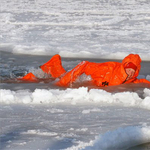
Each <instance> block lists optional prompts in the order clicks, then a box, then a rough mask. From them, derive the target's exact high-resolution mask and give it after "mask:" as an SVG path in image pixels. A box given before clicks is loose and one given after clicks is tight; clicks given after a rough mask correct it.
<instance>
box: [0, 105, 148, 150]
mask: <svg viewBox="0 0 150 150" xmlns="http://www.w3.org/2000/svg"><path fill="white" fill-rule="evenodd" d="M0 112H1V114H0V116H1V122H0V125H1V135H0V138H1V149H11V150H12V149H66V148H70V149H74V148H75V147H76V149H80V148H84V147H85V146H88V145H90V143H89V142H90V141H91V140H95V136H99V134H104V133H106V132H107V131H108V129H109V131H113V130H116V129H117V128H120V127H123V128H122V129H120V132H118V133H109V134H108V135H107V138H106V137H105V138H106V139H104V141H103V142H104V143H103V145H101V146H104V145H108V147H110V146H111V145H112V146H115V145H116V147H117V146H118V147H119V145H121V144H120V143H119V142H118V143H117V141H113V143H110V141H109V140H108V141H107V139H109V137H110V136H112V138H113V136H116V135H118V136H119V138H120V140H121V142H122V143H124V142H125V141H126V140H127V139H130V140H133V141H134V140H135V139H136V138H137V139H138V138H139V140H137V142H135V145H136V144H137V145H138V144H139V143H140V141H141V142H142V141H144V140H145V138H144V136H147V137H146V138H147V140H145V141H144V142H146V141H147V142H149V140H148V139H149V136H148V135H149V134H147V135H144V134H143V135H142V136H143V137H142V138H141V137H140V135H138V132H140V131H138V130H137V131H134V128H136V126H143V128H144V125H145V130H146V132H150V131H149V130H150V129H147V128H146V126H149V125H150V124H149V122H150V120H149V115H150V112H149V111H148V110H143V109H137V108H127V107H122V106H111V105H110V106H108V105H103V104H99V105H97V104H96V105H94V104H92V105H91V104H84V105H75V106H74V105H67V104H60V105H55V104H51V105H49V106H45V105H42V104H41V105H38V106H36V105H24V106H23V105H1V106H0ZM4 113H5V114H4ZM129 126H132V127H133V129H132V128H131V129H130V128H129V130H128V131H129V132H131V133H132V135H130V134H129V133H126V134H127V135H126V134H125V135H124V136H123V137H122V134H123V133H124V132H125V131H124V130H125V128H126V127H129ZM136 132H137V133H136ZM134 134H135V135H136V137H134V136H135V135H134ZM141 134H142V133H141ZM132 136H133V137H132ZM98 139H99V140H100V138H98ZM114 140H116V139H114ZM101 144H102V143H101ZM127 144H128V146H127V145H126V146H127V147H131V146H134V145H132V144H131V143H130V142H129V143H127ZM73 146H75V147H74V148H73ZM95 147H96V146H93V147H92V148H91V149H95ZM120 147H121V146H120ZM122 147H123V146H122ZM146 147H148V146H147V145H143V146H142V147H141V148H143V149H144V148H146ZM123 148H124V147H123ZM110 149H111V147H110Z"/></svg>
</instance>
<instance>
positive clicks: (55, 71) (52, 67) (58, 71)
mask: <svg viewBox="0 0 150 150" xmlns="http://www.w3.org/2000/svg"><path fill="white" fill-rule="evenodd" d="M40 68H41V69H42V70H43V72H45V73H47V74H50V75H51V76H52V77H53V78H58V77H60V76H61V75H62V74H64V73H65V72H66V71H65V69H64V68H63V67H62V63H61V57H60V55H58V54H56V55H54V56H53V57H52V58H51V59H50V60H49V61H48V62H46V63H45V64H43V65H42V66H40Z"/></svg>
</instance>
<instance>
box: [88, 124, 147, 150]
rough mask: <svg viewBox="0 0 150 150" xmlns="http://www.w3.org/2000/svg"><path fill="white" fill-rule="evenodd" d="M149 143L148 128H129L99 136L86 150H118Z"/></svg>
mask: <svg viewBox="0 0 150 150" xmlns="http://www.w3.org/2000/svg"><path fill="white" fill-rule="evenodd" d="M149 142H150V127H147V126H144V125H143V126H142V127H139V126H130V127H125V128H119V129H117V130H114V131H109V132H106V133H105V134H103V135H99V136H98V137H97V139H96V140H95V141H94V142H93V146H90V147H86V148H85V149H86V150H112V149H115V150H120V149H127V148H131V147H134V146H137V145H140V144H144V143H149Z"/></svg>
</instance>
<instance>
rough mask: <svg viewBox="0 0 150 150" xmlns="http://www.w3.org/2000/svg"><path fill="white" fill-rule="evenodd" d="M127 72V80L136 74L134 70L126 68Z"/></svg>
mask: <svg viewBox="0 0 150 150" xmlns="http://www.w3.org/2000/svg"><path fill="white" fill-rule="evenodd" d="M125 71H126V74H127V75H128V77H127V79H126V80H130V79H131V78H132V77H133V76H134V74H135V70H134V69H132V68H126V69H125Z"/></svg>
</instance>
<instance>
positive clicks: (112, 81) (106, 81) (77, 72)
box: [22, 54, 150, 87]
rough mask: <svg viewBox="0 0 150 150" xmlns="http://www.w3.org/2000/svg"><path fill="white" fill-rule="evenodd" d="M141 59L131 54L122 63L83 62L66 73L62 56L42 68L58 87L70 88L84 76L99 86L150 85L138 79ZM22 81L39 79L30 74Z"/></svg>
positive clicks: (144, 80)
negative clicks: (89, 77) (55, 80)
mask: <svg viewBox="0 0 150 150" xmlns="http://www.w3.org/2000/svg"><path fill="white" fill-rule="evenodd" d="M140 64H141V58H140V56H139V55H138V54H129V55H128V56H126V57H125V58H124V59H123V61H122V63H119V62H104V63H95V62H89V61H82V62H81V63H79V64H78V65H77V66H76V67H75V68H73V69H72V70H71V71H69V72H66V70H65V69H64V68H63V67H62V63H61V57H60V55H58V54H56V55H54V56H53V57H52V58H51V59H50V60H49V61H48V62H47V63H45V64H44V65H42V66H40V68H41V70H42V71H43V72H44V73H46V74H49V75H51V77H52V78H54V79H56V78H59V80H58V81H57V82H56V85H58V86H66V87H67V86H69V85H71V84H72V83H73V82H75V81H76V79H77V78H78V77H80V76H81V75H82V74H86V75H88V76H89V75H90V76H91V81H92V82H93V83H94V84H95V85H97V86H112V85H120V84H125V83H149V84H150V81H148V80H146V79H137V76H138V75H139V72H140V69H141V65H140ZM22 80H28V81H33V82H34V81H35V82H36V81H38V78H37V77H36V76H35V75H34V74H32V73H29V74H27V75H26V76H24V77H23V78H22Z"/></svg>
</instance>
